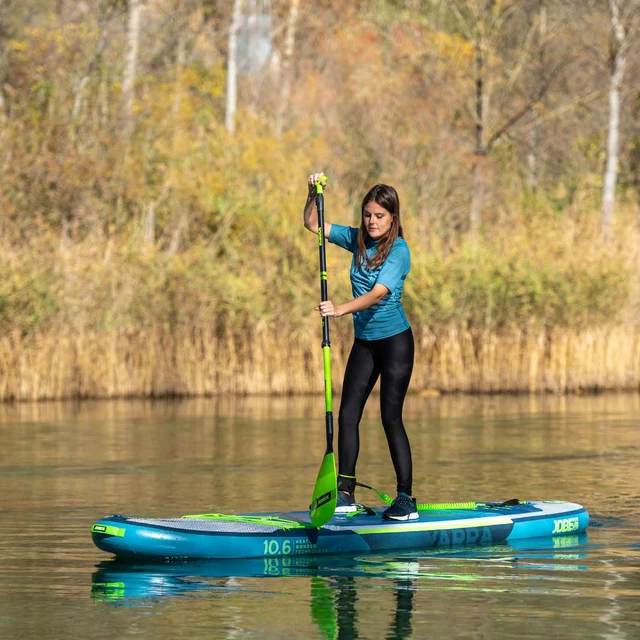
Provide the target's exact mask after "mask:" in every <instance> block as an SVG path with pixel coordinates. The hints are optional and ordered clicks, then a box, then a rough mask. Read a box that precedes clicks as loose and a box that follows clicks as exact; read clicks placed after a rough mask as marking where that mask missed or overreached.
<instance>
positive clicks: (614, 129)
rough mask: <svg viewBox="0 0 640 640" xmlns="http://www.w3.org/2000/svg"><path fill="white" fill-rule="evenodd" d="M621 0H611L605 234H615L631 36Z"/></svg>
mask: <svg viewBox="0 0 640 640" xmlns="http://www.w3.org/2000/svg"><path fill="white" fill-rule="evenodd" d="M620 4H621V2H620V0H609V9H610V12H611V55H610V58H609V125H608V131H607V159H606V164H605V170H604V180H603V187H602V237H603V238H604V240H605V241H607V240H609V238H610V236H611V227H612V225H613V215H614V212H615V206H616V183H617V181H618V154H619V151H620V86H621V85H622V79H623V78H624V69H625V65H626V49H627V36H626V34H625V28H624V24H623V21H622V17H621V15H620V13H621V12H620Z"/></svg>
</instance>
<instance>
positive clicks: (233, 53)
mask: <svg viewBox="0 0 640 640" xmlns="http://www.w3.org/2000/svg"><path fill="white" fill-rule="evenodd" d="M241 20H242V0H234V2H233V17H232V19H231V27H230V29H229V51H228V53H227V108H226V114H225V127H226V128H227V131H228V132H229V133H231V134H232V133H234V131H235V130H236V109H237V106H238V60H237V49H238V31H239V29H240V22H241Z"/></svg>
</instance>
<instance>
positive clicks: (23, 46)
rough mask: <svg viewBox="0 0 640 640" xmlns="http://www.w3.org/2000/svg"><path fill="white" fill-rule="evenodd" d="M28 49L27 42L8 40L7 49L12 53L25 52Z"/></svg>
mask: <svg viewBox="0 0 640 640" xmlns="http://www.w3.org/2000/svg"><path fill="white" fill-rule="evenodd" d="M28 48H29V43H28V42H27V40H9V49H11V50H12V51H26V50H27V49H28Z"/></svg>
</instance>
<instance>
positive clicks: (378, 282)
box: [304, 173, 418, 520]
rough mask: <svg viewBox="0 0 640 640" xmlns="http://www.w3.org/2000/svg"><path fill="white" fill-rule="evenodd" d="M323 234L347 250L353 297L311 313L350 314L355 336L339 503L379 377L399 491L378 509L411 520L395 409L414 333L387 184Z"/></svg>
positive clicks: (344, 403)
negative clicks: (350, 219) (349, 219)
mask: <svg viewBox="0 0 640 640" xmlns="http://www.w3.org/2000/svg"><path fill="white" fill-rule="evenodd" d="M322 176H323V174H322V173H314V174H313V175H311V176H309V181H308V186H309V195H308V197H307V203H306V205H305V209H304V226H305V227H306V228H307V229H309V231H313V232H314V233H317V232H318V211H317V209H316V201H315V194H316V189H315V185H316V182H317V181H318V180H319V179H320V178H321V177H322ZM323 232H324V236H325V238H327V239H328V240H329V242H331V243H333V244H337V245H338V246H339V247H342V248H343V249H346V250H347V251H351V252H352V253H353V261H352V262H351V288H352V292H353V299H352V300H349V301H348V302H344V303H342V304H334V303H333V302H332V301H330V300H328V301H326V302H321V303H320V304H319V305H318V306H317V307H316V310H317V311H319V312H320V315H321V316H323V317H331V318H339V317H340V316H343V315H346V314H349V313H350V314H352V315H353V326H354V332H355V340H354V343H353V347H352V348H351V354H350V355H349V360H348V362H347V367H346V369H345V373H344V383H343V387H342V400H341V403H340V414H339V417H338V470H339V473H338V507H348V506H349V505H352V504H355V499H354V491H355V488H356V462H357V459H358V452H359V448H360V433H359V425H360V419H361V417H362V412H363V410H364V406H365V403H366V401H367V398H368V397H369V394H370V393H371V390H372V389H373V387H374V385H375V383H376V381H377V380H378V378H380V411H381V414H382V425H383V427H384V432H385V435H386V437H387V442H388V444H389V450H390V452H391V459H392V461H393V466H394V469H395V472H396V479H397V490H398V496H397V498H396V499H395V500H394V502H393V504H392V505H391V506H390V507H389V508H388V509H386V510H385V511H384V513H383V517H384V518H385V519H387V520H414V519H415V518H417V517H418V512H417V510H416V505H415V500H414V499H412V498H411V482H412V465H411V448H410V446H409V439H408V438H407V433H406V431H405V428H404V424H403V422H402V406H403V404H404V398H405V396H406V393H407V389H408V387H409V381H410V379H411V372H412V370H413V355H414V346H413V334H412V332H411V327H410V326H409V322H408V321H407V318H406V316H405V314H404V310H403V308H402V302H401V300H400V298H401V295H402V287H403V285H404V280H405V278H406V276H407V274H408V273H409V269H410V268H411V258H410V254H409V247H408V246H407V243H406V242H405V241H404V239H403V237H402V235H403V234H402V226H401V225H400V201H399V198H398V194H397V192H396V190H395V189H394V188H393V187H390V186H388V185H385V184H377V185H376V186H375V187H373V188H372V189H371V190H370V191H369V193H367V195H366V196H365V197H364V200H363V201H362V220H361V222H360V228H359V229H357V228H354V227H345V226H342V225H338V224H330V223H328V222H325V224H324V230H323Z"/></svg>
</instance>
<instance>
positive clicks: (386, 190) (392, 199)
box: [356, 184, 404, 269]
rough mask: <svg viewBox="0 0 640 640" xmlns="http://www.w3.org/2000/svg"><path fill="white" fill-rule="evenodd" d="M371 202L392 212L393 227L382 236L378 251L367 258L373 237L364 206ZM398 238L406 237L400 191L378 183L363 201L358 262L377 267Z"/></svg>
mask: <svg viewBox="0 0 640 640" xmlns="http://www.w3.org/2000/svg"><path fill="white" fill-rule="evenodd" d="M369 202H375V203H376V204H379V205H380V206H381V207H382V208H383V209H386V210H387V211H388V212H389V213H390V214H391V228H390V229H389V231H388V232H387V234H386V235H385V236H384V237H382V238H380V241H379V242H378V248H377V249H376V252H375V253H374V254H373V255H372V256H371V258H369V259H367V244H368V242H370V241H371V237H370V236H369V233H368V232H367V229H366V227H365V225H364V208H365V207H366V206H367V204H369ZM398 238H404V234H403V233H402V225H401V224H400V198H399V197H398V192H397V191H396V190H395V189H394V188H393V187H390V186H389V185H388V184H377V185H376V186H375V187H372V188H371V189H369V193H367V195H366V196H365V197H364V200H363V201H362V214H361V217H360V231H359V232H358V253H357V257H356V263H357V264H358V265H359V266H362V265H363V264H366V266H367V269H376V268H377V267H379V266H380V265H381V264H382V263H383V262H384V261H385V260H386V259H387V256H388V255H389V251H391V247H393V244H394V243H395V241H396V240H397V239H398Z"/></svg>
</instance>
